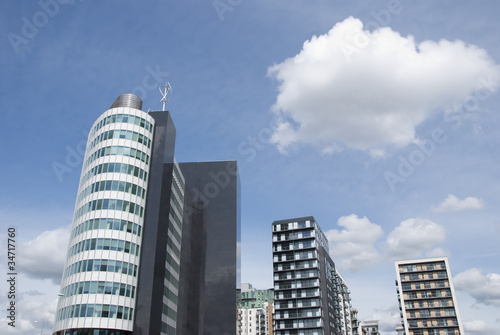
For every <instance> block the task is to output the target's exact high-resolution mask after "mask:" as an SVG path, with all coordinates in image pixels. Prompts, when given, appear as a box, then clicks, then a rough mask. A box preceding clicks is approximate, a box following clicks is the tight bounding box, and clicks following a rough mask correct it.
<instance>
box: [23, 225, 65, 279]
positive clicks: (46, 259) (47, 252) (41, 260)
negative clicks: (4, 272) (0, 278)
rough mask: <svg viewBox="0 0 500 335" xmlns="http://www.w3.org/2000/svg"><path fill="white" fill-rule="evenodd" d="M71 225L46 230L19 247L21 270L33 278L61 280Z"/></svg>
mask: <svg viewBox="0 0 500 335" xmlns="http://www.w3.org/2000/svg"><path fill="white" fill-rule="evenodd" d="M69 234H70V227H63V228H58V229H55V230H49V231H45V232H43V233H42V234H40V235H39V236H37V237H36V238H35V239H34V240H31V241H29V242H26V243H23V244H22V245H21V246H20V247H19V265H18V267H19V270H20V271H22V272H24V273H26V274H28V275H29V276H30V277H32V278H38V279H46V278H48V279H51V280H52V282H53V283H55V284H57V283H60V281H61V276H62V271H63V267H64V262H65V261H66V250H67V247H68V242H69Z"/></svg>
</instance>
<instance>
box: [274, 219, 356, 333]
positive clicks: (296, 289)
mask: <svg viewBox="0 0 500 335" xmlns="http://www.w3.org/2000/svg"><path fill="white" fill-rule="evenodd" d="M272 227H273V267H274V300H275V334H276V335H292V334H297V335H306V334H307V335H324V334H327V335H333V334H335V335H341V334H342V335H344V334H349V335H350V334H352V330H351V306H350V293H349V290H348V287H347V283H346V282H345V280H344V279H343V278H342V276H341V275H340V273H339V272H338V271H337V269H336V267H335V263H334V262H333V261H332V259H331V257H330V255H329V252H328V250H329V247H328V240H327V238H326V236H325V234H324V233H323V231H322V230H321V228H320V227H319V225H318V223H317V222H316V220H315V219H314V217H312V216H309V217H302V218H295V219H289V220H280V221H274V222H273V224H272Z"/></svg>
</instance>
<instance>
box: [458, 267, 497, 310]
mask: <svg viewBox="0 0 500 335" xmlns="http://www.w3.org/2000/svg"><path fill="white" fill-rule="evenodd" d="M453 283H454V285H455V288H456V289H457V290H459V291H463V292H466V293H468V294H469V295H470V296H471V297H473V298H474V299H476V302H477V303H482V304H485V305H493V306H497V307H500V274H498V273H489V274H487V275H483V274H482V272H481V270H480V269H477V268H472V269H469V270H466V271H464V272H462V273H459V274H458V275H456V276H455V277H454V278H453Z"/></svg>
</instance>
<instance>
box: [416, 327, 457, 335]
mask: <svg viewBox="0 0 500 335" xmlns="http://www.w3.org/2000/svg"><path fill="white" fill-rule="evenodd" d="M425 334H427V335H443V334H444V335H460V331H459V330H458V328H444V329H441V330H440V329H426V330H425ZM425 334H424V330H422V329H414V330H410V335H425Z"/></svg>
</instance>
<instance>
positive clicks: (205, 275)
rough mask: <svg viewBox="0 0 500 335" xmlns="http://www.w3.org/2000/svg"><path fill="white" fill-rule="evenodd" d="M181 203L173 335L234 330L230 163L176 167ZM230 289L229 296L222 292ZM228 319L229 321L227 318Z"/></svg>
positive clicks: (234, 182) (235, 197) (235, 209)
mask: <svg viewBox="0 0 500 335" xmlns="http://www.w3.org/2000/svg"><path fill="white" fill-rule="evenodd" d="M180 169H181V171H182V173H183V175H184V177H185V180H186V197H185V198H186V201H185V207H184V223H183V231H182V233H183V235H182V238H183V249H182V257H181V278H187V279H188V280H186V281H182V283H181V294H182V295H183V296H185V297H186V299H183V300H182V301H179V308H180V311H179V318H178V329H177V334H180V335H191V334H205V335H219V334H221V335H224V334H234V333H235V332H236V314H237V309H236V299H237V295H236V293H235V292H236V289H237V288H239V286H240V285H239V284H238V285H237V282H238V281H239V277H238V273H239V268H238V267H239V259H238V255H239V247H240V244H239V242H240V230H239V227H240V224H239V220H240V218H239V206H240V204H239V199H240V197H239V194H238V192H239V187H238V183H239V179H238V174H237V165H236V161H222V162H202V163H181V164H180ZM229 290H232V292H233V294H232V295H231V294H227V292H228V291H229ZM228 316H231V317H228Z"/></svg>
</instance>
